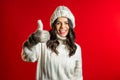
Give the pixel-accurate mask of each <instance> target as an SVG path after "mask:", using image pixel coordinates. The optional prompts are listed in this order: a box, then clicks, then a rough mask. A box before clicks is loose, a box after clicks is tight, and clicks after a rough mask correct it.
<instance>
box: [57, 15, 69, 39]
mask: <svg viewBox="0 0 120 80" xmlns="http://www.w3.org/2000/svg"><path fill="white" fill-rule="evenodd" d="M56 30H57V33H58V35H59V36H61V37H66V36H67V34H68V32H69V26H68V19H67V18H65V17H59V18H58V19H57V23H56Z"/></svg>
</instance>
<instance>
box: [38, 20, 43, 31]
mask: <svg viewBox="0 0 120 80" xmlns="http://www.w3.org/2000/svg"><path fill="white" fill-rule="evenodd" d="M38 30H43V23H42V21H41V20H38Z"/></svg>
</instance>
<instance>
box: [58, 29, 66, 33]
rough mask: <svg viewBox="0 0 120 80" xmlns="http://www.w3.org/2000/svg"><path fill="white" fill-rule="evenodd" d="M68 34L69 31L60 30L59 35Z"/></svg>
mask: <svg viewBox="0 0 120 80" xmlns="http://www.w3.org/2000/svg"><path fill="white" fill-rule="evenodd" d="M66 32H67V31H66V30H64V29H61V30H59V33H60V34H65V33H66Z"/></svg>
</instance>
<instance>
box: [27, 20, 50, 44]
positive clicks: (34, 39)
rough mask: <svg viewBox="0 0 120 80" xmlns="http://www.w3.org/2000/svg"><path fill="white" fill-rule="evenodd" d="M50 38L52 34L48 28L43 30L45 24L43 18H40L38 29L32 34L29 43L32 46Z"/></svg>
mask: <svg viewBox="0 0 120 80" xmlns="http://www.w3.org/2000/svg"><path fill="white" fill-rule="evenodd" d="M49 39H50V34H49V32H48V31H47V30H43V24H42V21H41V20H38V29H37V30H36V31H35V32H34V33H33V34H31V35H30V37H29V39H28V43H29V44H30V46H32V45H35V44H37V43H39V42H40V43H45V42H47V41H48V40H49Z"/></svg>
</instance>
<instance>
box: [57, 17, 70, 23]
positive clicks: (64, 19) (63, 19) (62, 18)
mask: <svg viewBox="0 0 120 80" xmlns="http://www.w3.org/2000/svg"><path fill="white" fill-rule="evenodd" d="M57 20H58V21H61V22H62V21H63V22H64V21H68V19H67V18H66V17H58V19H57Z"/></svg>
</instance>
